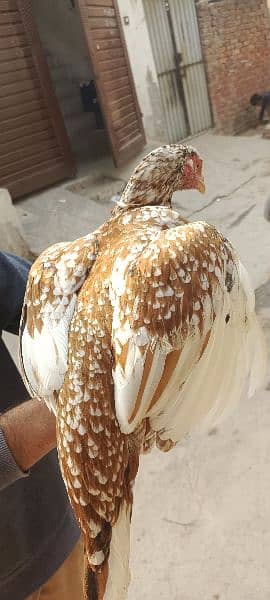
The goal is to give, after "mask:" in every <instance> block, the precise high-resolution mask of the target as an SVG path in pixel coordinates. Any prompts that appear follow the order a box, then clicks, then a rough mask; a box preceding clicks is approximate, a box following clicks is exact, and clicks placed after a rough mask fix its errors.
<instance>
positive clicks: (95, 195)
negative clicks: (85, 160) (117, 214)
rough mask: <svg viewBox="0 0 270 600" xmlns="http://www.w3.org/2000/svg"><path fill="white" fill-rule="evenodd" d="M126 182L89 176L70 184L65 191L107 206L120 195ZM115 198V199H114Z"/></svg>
mask: <svg viewBox="0 0 270 600" xmlns="http://www.w3.org/2000/svg"><path fill="white" fill-rule="evenodd" d="M125 186H126V181H124V180H123V179H115V178H114V177H110V176H109V175H100V174H98V175H94V174H93V175H89V176H87V177H84V178H83V179H80V180H79V181H76V182H75V183H72V184H71V185H70V186H68V187H67V190H68V191H69V192H71V193H73V194H78V195H79V196H84V197H86V198H89V200H92V201H93V202H97V203H103V204H107V203H108V202H110V201H112V202H113V201H114V200H116V198H117V197H118V196H119V195H121V193H122V191H123V189H124V187H125ZM115 197H116V198H115Z"/></svg>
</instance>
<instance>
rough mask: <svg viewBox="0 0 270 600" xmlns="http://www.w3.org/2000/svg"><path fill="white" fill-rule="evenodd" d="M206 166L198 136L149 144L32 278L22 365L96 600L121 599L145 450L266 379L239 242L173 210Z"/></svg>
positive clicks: (166, 445)
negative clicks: (103, 210) (105, 205)
mask: <svg viewBox="0 0 270 600" xmlns="http://www.w3.org/2000/svg"><path fill="white" fill-rule="evenodd" d="M201 167H202V161H201V159H200V158H199V157H198V155H197V153H196V151H195V150H194V149H193V148H189V147H185V146H180V145H174V146H166V147H162V148H159V149H157V150H156V151H154V152H153V153H151V154H150V155H148V157H146V158H145V159H144V161H142V163H141V164H140V165H139V167H137V169H136V170H135V172H134V174H133V176H132V177H131V179H130V182H129V183H128V185H127V187H126V189H125V190H124V193H123V196H122V198H121V200H120V202H119V204H118V206H117V207H116V208H115V210H114V211H113V213H112V216H111V218H110V219H109V220H108V222H107V223H105V224H104V225H103V226H101V227H100V229H99V230H97V231H96V232H95V233H94V234H92V235H90V236H87V237H85V238H81V239H80V240H77V241H75V242H72V243H66V244H57V245H56V246H53V247H52V248H51V249H49V250H47V251H45V252H44V253H43V254H42V255H41V256H40V257H39V259H38V260H37V261H36V263H35V264H34V266H33V267H32V269H31V273H30V276H29V281H28V286H27V292H26V298H25V309H24V316H23V321H22V331H21V357H22V365H23V369H24V374H25V378H26V381H27V384H28V386H29V388H30V391H31V393H32V394H35V395H38V396H40V397H43V398H45V400H46V402H47V403H48V405H50V406H51V407H52V408H53V410H54V411H55V413H56V417H57V440H58V452H59V458H60V464H61V469H62V474H63V478H64V481H65V484H66V487H67V490H68V494H69V497H70V501H71V503H72V505H73V507H74V510H75V514H76V516H77V518H78V520H79V523H80V526H81V528H82V531H83V534H84V539H85V548H86V553H87V558H88V562H89V565H90V573H89V577H88V589H87V597H88V598H89V599H92V600H124V599H125V598H126V597H127V589H128V583H129V574H128V573H129V572H128V559H129V521H130V514H131V507H132V488H133V483H134V480H135V478H136V473H137V469H138V464H139V455H140V453H141V452H143V451H145V452H146V451H148V450H150V449H151V447H152V446H153V445H154V444H156V445H157V447H158V448H159V449H160V450H163V451H168V450H170V449H171V448H172V447H173V446H174V445H175V444H176V443H177V442H178V441H179V440H181V439H182V438H183V436H184V435H185V434H186V433H188V432H189V431H191V430H192V429H193V428H194V427H196V426H197V425H199V424H201V423H203V422H205V421H206V422H207V423H208V422H209V423H210V422H211V423H212V422H216V420H217V419H218V418H219V417H220V416H221V415H222V414H223V412H224V411H225V409H226V408H227V405H228V404H229V402H230V400H231V401H232V402H233V401H235V400H237V399H238V398H239V396H240V395H241V392H242V389H243V387H244V384H245V381H246V379H247V378H248V376H251V386H250V391H251V392H253V391H254V389H256V387H258V385H259V383H260V382H261V380H262V377H263V371H264V364H265V363H264V346H263V340H262V337H261V333H260V329H259V326H258V323H257V321H256V316H255V314H254V300H253V292H252V290H251V288H250V285H249V282H248V279H247V275H246V273H245V271H244V269H243V267H242V265H241V264H240V261H239V259H238V258H237V255H236V253H235V251H234V249H233V248H232V246H231V244H230V243H229V242H228V241H227V240H226V239H225V238H224V237H223V236H222V235H221V234H220V233H219V232H218V231H217V230H216V229H215V228H214V227H213V226H211V225H208V224H206V223H202V222H198V223H187V222H186V221H185V220H184V219H182V218H181V217H180V216H179V215H178V213H176V212H174V211H173V210H172V209H171V204H170V203H171V196H172V193H173V192H174V191H175V190H177V189H186V188H189V187H190V188H197V189H200V190H202V189H203V179H202V173H201ZM237 361H238V362H239V361H240V362H241V365H240V363H239V364H238V365H237ZM91 572H92V573H94V575H92V576H91ZM86 587H87V586H86Z"/></svg>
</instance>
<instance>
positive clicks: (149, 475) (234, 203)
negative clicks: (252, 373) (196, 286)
mask: <svg viewBox="0 0 270 600" xmlns="http://www.w3.org/2000/svg"><path fill="white" fill-rule="evenodd" d="M193 144H194V146H196V147H197V148H198V150H199V151H200V152H201V154H202V156H203V158H204V161H205V175H206V184H207V194H206V195H205V196H204V197H202V196H200V195H199V194H197V193H195V192H191V193H178V194H176V198H175V203H176V206H177V207H178V209H179V211H181V212H182V214H183V215H184V216H185V217H187V216H188V217H190V218H191V219H192V220H195V219H200V220H207V221H208V222H211V223H214V224H216V225H218V227H219V228H220V229H221V230H222V231H223V232H224V233H225V234H226V235H227V236H228V237H229V238H230V239H231V241H232V242H233V243H234V245H235V246H236V248H237V249H238V250H239V252H240V254H241V256H242V259H243V261H244V263H245V264H246V266H247V268H248V269H249V272H250V274H251V277H252V280H253V283H254V285H255V287H256V288H257V290H258V291H257V301H258V309H259V311H260V316H261V319H262V321H263V324H264V328H265V332H266V334H267V336H268V340H269V342H270V223H267V222H266V221H265V220H264V217H263V209H264V203H265V200H266V198H267V196H268V194H269V193H270V141H269V140H264V139H262V138H261V137H259V136H258V135H256V134H250V135H246V136H242V137H233V138H232V137H221V136H214V135H212V134H211V133H207V134H204V135H202V136H200V137H197V138H196V139H194V140H193ZM136 162H137V161H135V163H136ZM129 172H130V167H129V169H121V170H120V171H118V170H117V171H116V170H115V169H114V168H113V166H112V164H111V162H110V161H109V160H104V161H101V162H100V163H97V164H96V165H94V170H93V171H92V172H91V173H92V176H94V177H96V176H100V175H102V176H106V177H113V178H116V179H118V180H119V179H120V180H121V181H120V183H119V182H118V184H115V186H113V187H114V188H116V191H117V186H118V185H119V186H120V187H121V185H122V182H123V181H125V180H126V179H127V177H128V176H129ZM91 173H89V172H88V171H87V169H86V170H85V172H84V173H82V175H83V176H84V177H85V176H86V175H87V176H89V175H91ZM107 183H108V182H107ZM70 185H72V182H68V183H65V184H64V185H61V186H58V187H57V188H53V189H51V190H47V191H45V192H43V193H42V194H39V195H37V196H32V197H29V198H28V199H25V200H23V201H22V202H20V203H19V204H17V210H18V212H19V214H20V216H21V217H22V220H23V225H24V230H25V236H26V239H27V240H28V242H29V244H30V247H31V250H32V251H34V252H39V251H40V250H41V249H42V248H43V247H44V246H46V245H48V244H49V243H52V242H54V241H56V240H60V239H71V238H73V237H76V236H78V235H81V234H84V233H86V232H88V231H90V230H92V229H94V228H95V227H96V226H97V225H99V223H101V222H102V221H103V219H104V218H105V216H106V215H107V214H108V212H109V209H110V207H111V206H112V205H113V204H112V203H110V201H109V200H108V197H109V196H108V189H107V188H106V185H105V188H106V190H105V192H104V189H103V191H102V194H101V197H100V200H97V197H98V195H99V193H98V191H95V192H94V195H95V194H96V199H95V198H94V199H93V198H92V200H91V196H92V197H93V190H92V191H91V182H90V184H89V189H88V188H87V185H85V186H84V184H83V182H82V189H83V192H82V190H80V193H78V189H77V191H75V192H74V190H73V191H70V190H68V188H70ZM103 187H104V186H103ZM109 189H110V185H109ZM82 193H83V194H84V195H82ZM113 193H115V189H114V192H113ZM109 195H110V194H109ZM269 381H270V375H269ZM269 390H270V385H267V387H266V389H265V390H264V391H262V392H261V393H259V394H258V395H257V397H255V398H253V399H252V400H249V401H248V400H245V401H243V402H242V403H241V405H240V406H239V407H238V409H237V410H236V412H235V414H234V415H233V416H232V417H231V418H230V419H229V420H228V421H227V422H226V423H225V424H224V425H223V426H222V427H220V428H219V429H217V430H214V431H212V432H211V434H209V435H208V436H205V435H204V436H198V437H196V438H191V439H187V440H186V441H185V442H184V443H183V444H182V445H181V446H179V448H177V449H176V450H174V451H172V452H171V453H169V454H168V455H163V454H161V453H158V452H155V453H153V454H152V455H150V456H147V457H144V458H143V459H142V461H141V468H140V475H139V477H138V482H137V485H136V490H135V508H134V515H133V525H132V559H131V568H132V584H131V588H130V593H129V599H130V600H138V599H139V598H143V599H144V600H154V599H159V600H168V599H170V600H269V599H270V575H269V562H270V394H269Z"/></svg>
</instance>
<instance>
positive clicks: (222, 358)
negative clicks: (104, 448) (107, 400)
mask: <svg viewBox="0 0 270 600" xmlns="http://www.w3.org/2000/svg"><path fill="white" fill-rule="evenodd" d="M122 277H123V281H122V282H119V281H118V290H121V292H120V293H119V292H118V293H117V290H113V292H114V293H111V298H112V299H113V305H114V306H113V308H114V320H113V323H114V325H113V342H114V347H115V357H116V360H115V369H114V388H115V407H116V414H117V418H118V421H119V424H120V427H121V429H122V431H123V432H124V433H127V434H128V433H131V432H132V431H134V430H135V429H136V427H138V425H139V424H140V423H141V421H142V420H143V419H145V418H148V419H149V420H150V426H151V428H152V430H154V431H156V432H157V433H158V435H159V437H160V439H161V440H168V439H170V440H172V441H173V442H177V441H179V440H180V439H181V438H182V437H183V436H184V435H185V434H186V433H187V432H189V431H190V430H191V429H192V428H194V427H196V426H198V425H199V424H201V423H202V422H205V423H207V424H210V422H211V424H212V423H213V422H216V421H217V420H218V419H219V418H220V417H221V416H222V415H223V414H224V413H225V412H226V410H227V408H228V405H229V404H233V403H234V402H235V401H237V400H238V399H239V397H240V396H241V393H242V392H243V389H244V386H245V383H246V381H247V379H248V378H249V376H250V377H251V387H250V392H254V390H255V389H256V388H257V387H258V386H259V384H261V383H262V380H263V376H264V370H265V364H266V361H265V348H264V342H263V338H262V335H261V334H260V335H258V334H259V333H260V328H259V325H258V322H257V319H256V316H255V313H254V294H253V291H252V289H251V286H250V283H249V282H248V277H247V275H246V272H245V270H244V268H243V267H242V265H241V264H240V262H239V260H238V258H237V256H236V254H235V252H234V250H233V248H232V246H231V245H230V243H229V242H228V241H227V240H226V239H225V238H224V237H223V236H222V235H221V234H220V233H219V232H218V231H217V230H216V229H215V228H214V227H211V226H209V225H207V224H205V223H191V224H188V225H184V226H181V227H175V228H174V229H171V230H166V231H162V232H161V233H160V235H159V236H158V237H157V238H156V239H155V240H154V241H152V242H151V243H150V244H149V245H148V246H147V248H146V249H145V250H144V252H143V253H142V254H141V256H140V258H139V259H138V260H137V262H136V264H133V265H131V266H129V268H127V269H126V270H125V271H123V272H122ZM123 290H124V292H123ZM256 355H259V356H260V365H259V361H258V360H257V363H256V365H255V357H256Z"/></svg>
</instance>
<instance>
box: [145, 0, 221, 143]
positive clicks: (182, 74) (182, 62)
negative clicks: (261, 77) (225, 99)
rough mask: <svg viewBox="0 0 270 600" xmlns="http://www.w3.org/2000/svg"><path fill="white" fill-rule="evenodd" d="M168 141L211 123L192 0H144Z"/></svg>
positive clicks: (204, 127)
mask: <svg viewBox="0 0 270 600" xmlns="http://www.w3.org/2000/svg"><path fill="white" fill-rule="evenodd" d="M144 9H145V15H146V21H147V26H148V31H149V36H150V41H151V45H152V50H153V54H154V60H155V64H156V69H157V75H158V81H159V89H160V95H161V101H162V105H163V114H164V121H165V126H166V130H167V137H168V141H169V142H171V143H174V142H177V141H179V140H181V139H183V138H185V137H187V136H189V135H194V134H196V133H199V132H200V131H203V130H205V129H208V128H209V127H211V125H212V119H211V110H210V103H209V97H208V90H207V82H206V75H205V69H204V63H203V57H202V50H201V43H200V34H199V28H198V22H197V14H196V7H195V2H194V0H144Z"/></svg>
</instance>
